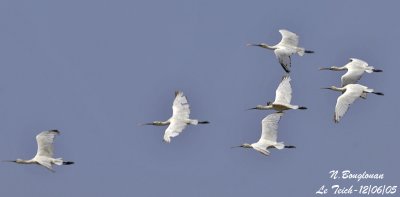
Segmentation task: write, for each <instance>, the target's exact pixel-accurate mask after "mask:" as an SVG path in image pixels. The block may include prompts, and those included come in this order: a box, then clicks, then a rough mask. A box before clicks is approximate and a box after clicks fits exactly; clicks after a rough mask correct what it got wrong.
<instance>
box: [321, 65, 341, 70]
mask: <svg viewBox="0 0 400 197" xmlns="http://www.w3.org/2000/svg"><path fill="white" fill-rule="evenodd" d="M319 70H335V71H339V70H343V69H341V68H340V67H337V66H331V67H321V68H319Z"/></svg>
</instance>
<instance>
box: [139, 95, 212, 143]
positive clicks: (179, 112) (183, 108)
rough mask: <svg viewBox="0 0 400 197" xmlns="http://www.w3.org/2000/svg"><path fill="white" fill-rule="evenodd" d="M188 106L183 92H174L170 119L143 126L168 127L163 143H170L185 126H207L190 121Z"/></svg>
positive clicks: (200, 122)
mask: <svg viewBox="0 0 400 197" xmlns="http://www.w3.org/2000/svg"><path fill="white" fill-rule="evenodd" d="M189 115H190V106H189V103H188V101H187V98H186V96H185V95H183V92H181V91H176V92H175V100H174V103H173V104H172V117H171V118H169V119H168V120H166V121H154V122H152V123H146V124H145V125H155V126H164V125H169V126H168V127H167V129H166V130H165V133H164V137H163V139H164V141H165V142H167V143H170V142H171V138H173V137H176V136H178V135H179V134H180V133H181V132H182V131H183V130H184V129H185V128H186V126H187V125H197V124H207V123H209V122H208V121H199V120H196V119H190V118H189Z"/></svg>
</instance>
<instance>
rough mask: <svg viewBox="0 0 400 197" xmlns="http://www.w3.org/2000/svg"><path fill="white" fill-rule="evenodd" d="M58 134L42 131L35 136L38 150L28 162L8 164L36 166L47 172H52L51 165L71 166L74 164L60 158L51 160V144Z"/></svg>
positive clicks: (20, 160)
mask: <svg viewBox="0 0 400 197" xmlns="http://www.w3.org/2000/svg"><path fill="white" fill-rule="evenodd" d="M58 134H60V131H58V130H49V131H43V132H41V133H39V134H38V135H37V136H36V141H37V145H38V150H37V153H36V155H35V157H33V158H32V159H30V160H22V159H17V160H14V161H10V162H15V163H18V164H38V165H41V166H44V167H46V168H47V169H48V170H50V171H52V172H54V170H53V168H52V165H71V164H73V163H74V162H72V161H64V160H63V159H62V158H53V155H54V153H53V152H54V148H53V142H54V138H55V136H56V135H58Z"/></svg>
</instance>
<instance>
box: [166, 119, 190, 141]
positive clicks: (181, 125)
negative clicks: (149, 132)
mask: <svg viewBox="0 0 400 197" xmlns="http://www.w3.org/2000/svg"><path fill="white" fill-rule="evenodd" d="M186 125H187V124H186V123H185V122H184V121H183V120H181V119H171V123H170V124H169V126H168V128H167V129H166V130H165V133H164V141H165V142H168V143H170V142H171V138H172V137H176V136H178V135H179V134H180V133H181V132H182V131H183V129H185V128H186Z"/></svg>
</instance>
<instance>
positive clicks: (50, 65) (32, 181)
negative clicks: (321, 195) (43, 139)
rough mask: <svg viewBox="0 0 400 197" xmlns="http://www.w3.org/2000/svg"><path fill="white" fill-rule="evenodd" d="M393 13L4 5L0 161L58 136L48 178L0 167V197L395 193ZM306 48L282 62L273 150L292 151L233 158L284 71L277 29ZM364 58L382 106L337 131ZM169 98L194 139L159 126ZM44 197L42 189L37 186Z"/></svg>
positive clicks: (287, 5) (364, 5)
mask: <svg viewBox="0 0 400 197" xmlns="http://www.w3.org/2000/svg"><path fill="white" fill-rule="evenodd" d="M399 4H400V3H398V2H396V1H387V2H385V3H382V2H379V1H324V2H322V1H301V2H300V1H235V2H232V1H193V0H189V1H183V0H172V1H159V0H158V1H157V0H153V1H140V0H138V1H122V0H121V1H119V0H117V1H94V0H84V1H76V0H71V1H9V0H6V1H1V2H0V25H1V30H0V54H1V58H0V65H1V72H0V100H1V102H0V121H1V124H0V131H1V132H2V137H1V138H0V159H1V160H3V159H16V158H24V159H30V158H31V157H32V156H33V155H34V154H35V153H36V142H35V140H34V137H35V135H36V134H37V133H39V132H40V131H42V130H48V129H58V130H60V131H61V135H60V136H58V138H57V139H56V144H55V148H56V156H60V157H63V158H65V159H66V160H73V161H75V162H76V164H75V165H73V166H62V167H56V168H55V170H56V171H57V172H56V173H49V172H48V171H47V170H45V169H44V168H42V167H38V166H34V165H33V166H28V165H27V166H23V165H22V166H21V165H13V164H10V163H2V164H1V166H0V175H1V176H0V185H2V186H1V188H2V189H1V191H0V194H1V196H24V195H28V194H34V195H35V196H55V195H57V196H59V197H63V196H132V195H133V196H161V195H163V196H232V197H235V196H251V195H258V196H295V195H296V196H311V195H313V194H315V192H316V190H317V189H318V188H319V187H320V186H321V185H324V184H326V185H331V184H333V183H338V184H341V185H350V184H354V185H360V184H364V185H367V184H377V185H381V184H382V185H383V184H386V185H396V184H399V177H400V172H399V170H398V168H397V166H399V164H400V160H399V158H398V156H397V154H396V153H395V150H398V146H397V144H398V142H397V141H398V139H399V137H400V134H399V132H398V131H397V130H398V128H399V121H398V113H397V112H398V111H399V105H398V104H397V102H398V100H399V99H400V94H399V93H398V91H397V90H398V87H397V86H398V83H397V78H398V77H397V75H396V74H397V73H398V72H399V71H400V69H399V66H398V65H396V63H397V56H398V46H399V45H400V40H399V39H398V38H397V37H398V36H397V35H400V26H399V25H398V20H397V19H398V18H400V13H399V12H398V7H399ZM282 28H285V29H288V30H291V31H293V32H296V33H297V34H298V35H299V36H300V45H301V46H303V47H305V48H307V49H310V50H314V51H316V53H315V54H306V55H305V56H304V57H298V56H294V57H293V58H292V72H291V77H292V86H293V100H292V101H293V103H295V104H299V105H304V106H307V107H308V110H305V111H290V112H287V113H286V114H285V115H284V117H283V118H282V120H281V122H280V127H279V131H280V133H279V139H280V141H284V142H286V143H288V144H293V145H296V146H297V149H295V150H282V151H276V150H275V151H274V150H273V151H272V155H271V156H270V157H264V156H262V155H261V154H259V153H257V152H256V151H253V150H244V149H243V150H242V149H230V147H231V146H234V145H239V144H242V143H244V142H248V143H252V142H255V141H257V140H258V138H259V136H260V132H261V120H262V118H264V117H265V116H266V115H267V114H269V113H271V112H268V111H262V112H261V111H245V109H247V108H249V107H253V106H255V105H257V104H262V103H265V102H266V101H268V100H272V99H273V98H274V96H275V89H276V87H277V85H278V84H279V81H280V79H281V77H282V75H283V74H284V72H283V70H282V68H281V67H280V65H279V64H278V62H277V60H276V59H275V56H274V54H273V53H272V52H271V51H267V50H264V49H261V48H256V47H253V48H251V47H246V44H247V43H252V42H266V43H269V44H275V43H277V42H279V40H280V34H279V32H278V30H279V29H282ZM350 57H355V58H359V59H363V60H365V61H367V62H368V63H369V64H370V65H373V66H375V67H376V68H378V69H383V70H384V72H383V73H374V74H370V75H365V76H364V77H363V79H362V80H361V81H360V83H361V84H363V85H366V86H368V87H371V88H374V89H376V90H377V91H381V92H384V93H385V96H384V97H379V96H375V95H369V97H368V99H367V100H358V101H356V103H354V104H353V105H352V106H351V108H350V110H349V111H348V113H347V114H346V115H345V117H344V118H343V120H342V121H341V122H340V123H339V124H334V123H333V110H334V105H335V102H336V98H337V97H338V96H339V93H337V92H331V91H328V90H321V89H320V88H321V87H326V86H330V85H339V84H340V76H341V74H343V73H339V72H328V71H325V72H322V71H318V68H319V67H321V66H331V65H338V66H341V65H344V64H345V63H347V62H348V58H350ZM175 90H182V91H184V93H185V94H186V95H187V97H188V99H189V102H190V104H191V109H192V113H191V115H192V117H193V118H198V119H202V120H209V121H210V122H211V124H209V125H200V126H196V127H195V126H190V127H188V128H187V129H186V130H185V132H183V133H182V134H181V135H180V136H178V137H177V138H174V139H173V141H172V143H171V144H165V143H163V142H162V136H163V132H164V129H165V128H161V127H140V126H138V124H139V123H144V122H148V121H153V120H163V119H167V118H169V117H170V115H171V113H172V112H171V104H172V101H173V97H174V91H175ZM332 169H337V170H345V169H350V170H352V171H354V172H361V173H362V172H363V171H367V172H371V173H384V174H385V179H384V180H382V181H363V182H361V183H357V182H354V181H340V182H334V181H332V180H330V179H329V178H328V177H329V174H328V172H329V171H330V170H332ZM44 187H45V188H44Z"/></svg>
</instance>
